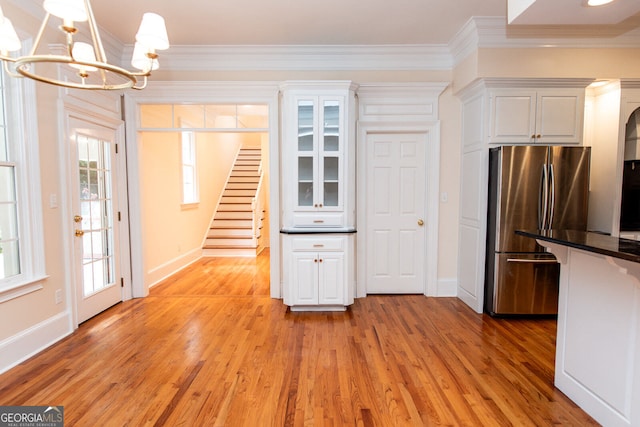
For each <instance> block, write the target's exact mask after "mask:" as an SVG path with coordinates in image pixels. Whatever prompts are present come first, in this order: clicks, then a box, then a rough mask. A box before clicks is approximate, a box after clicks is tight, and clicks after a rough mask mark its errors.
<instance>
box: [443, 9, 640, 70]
mask: <svg viewBox="0 0 640 427" xmlns="http://www.w3.org/2000/svg"><path fill="white" fill-rule="evenodd" d="M595 31H597V33H598V34H599V35H600V36H599V37H593V35H592V34H594V32H595ZM619 32H620V29H615V27H613V26H576V25H573V26H532V25H527V26H507V23H506V18H505V17H502V16H493V17H492V16H475V17H472V18H471V19H469V21H467V23H466V24H465V25H463V26H462V28H460V30H459V31H458V32H457V33H456V35H455V36H454V37H453V38H452V39H451V41H450V42H449V44H448V46H449V49H450V51H451V55H452V57H453V64H454V66H455V65H458V64H459V63H460V62H461V61H462V60H463V59H465V58H466V57H467V56H469V55H470V54H471V53H473V52H475V51H477V50H478V49H481V48H640V29H633V30H631V31H628V32H626V33H623V34H619Z"/></svg>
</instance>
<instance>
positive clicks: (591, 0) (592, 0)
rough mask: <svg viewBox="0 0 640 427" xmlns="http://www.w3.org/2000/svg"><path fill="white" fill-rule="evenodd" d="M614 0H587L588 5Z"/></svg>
mask: <svg viewBox="0 0 640 427" xmlns="http://www.w3.org/2000/svg"><path fill="white" fill-rule="evenodd" d="M612 1H613V0H587V6H602V5H603V4H607V3H611V2H612Z"/></svg>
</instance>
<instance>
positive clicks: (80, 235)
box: [76, 230, 84, 237]
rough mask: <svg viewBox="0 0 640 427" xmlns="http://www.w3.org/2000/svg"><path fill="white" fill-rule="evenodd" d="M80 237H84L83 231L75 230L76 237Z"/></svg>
mask: <svg viewBox="0 0 640 427" xmlns="http://www.w3.org/2000/svg"><path fill="white" fill-rule="evenodd" d="M82 236H84V231H82V230H76V237H82Z"/></svg>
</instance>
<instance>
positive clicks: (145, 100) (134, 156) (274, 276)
mask: <svg viewBox="0 0 640 427" xmlns="http://www.w3.org/2000/svg"><path fill="white" fill-rule="evenodd" d="M279 85H280V84H279V82H250V81H247V82H149V85H148V86H147V88H146V89H145V90H144V91H141V92H127V93H126V94H125V95H124V101H125V102H124V105H125V118H126V119H125V121H126V123H127V129H126V135H127V137H126V140H127V144H126V150H127V163H128V170H129V173H128V188H129V223H130V227H131V230H132V233H131V235H130V244H131V274H132V278H131V279H132V289H133V297H134V298H140V297H146V296H147V295H148V294H149V284H148V283H144V277H145V274H144V272H145V271H146V269H147V267H146V265H145V260H144V252H143V247H142V245H143V242H142V235H141V234H140V230H142V206H141V205H140V200H141V197H140V182H141V177H140V174H139V171H140V167H139V166H140V147H139V144H138V124H139V123H140V120H139V117H138V106H139V105H141V104H179V103H198V102H199V103H203V104H266V105H268V106H269V177H270V178H269V182H270V183H271V185H270V189H269V194H270V198H269V206H270V211H271V215H269V230H270V233H269V235H270V241H269V245H270V254H271V255H270V270H271V271H270V292H271V297H272V298H281V297H282V281H281V274H280V270H281V263H280V217H281V212H280V192H281V189H280V181H281V180H280V137H279V128H280V126H279V117H280V113H279V102H278V98H279V88H280V87H279Z"/></svg>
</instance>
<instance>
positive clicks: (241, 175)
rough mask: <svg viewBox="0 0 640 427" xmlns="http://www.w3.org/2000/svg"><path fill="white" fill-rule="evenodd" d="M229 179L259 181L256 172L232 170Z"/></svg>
mask: <svg viewBox="0 0 640 427" xmlns="http://www.w3.org/2000/svg"><path fill="white" fill-rule="evenodd" d="M229 178H230V179H231V180H233V179H234V178H251V179H254V180H256V182H257V181H258V180H260V174H259V173H258V171H255V172H254V171H236V170H233V171H232V172H231V175H229Z"/></svg>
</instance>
